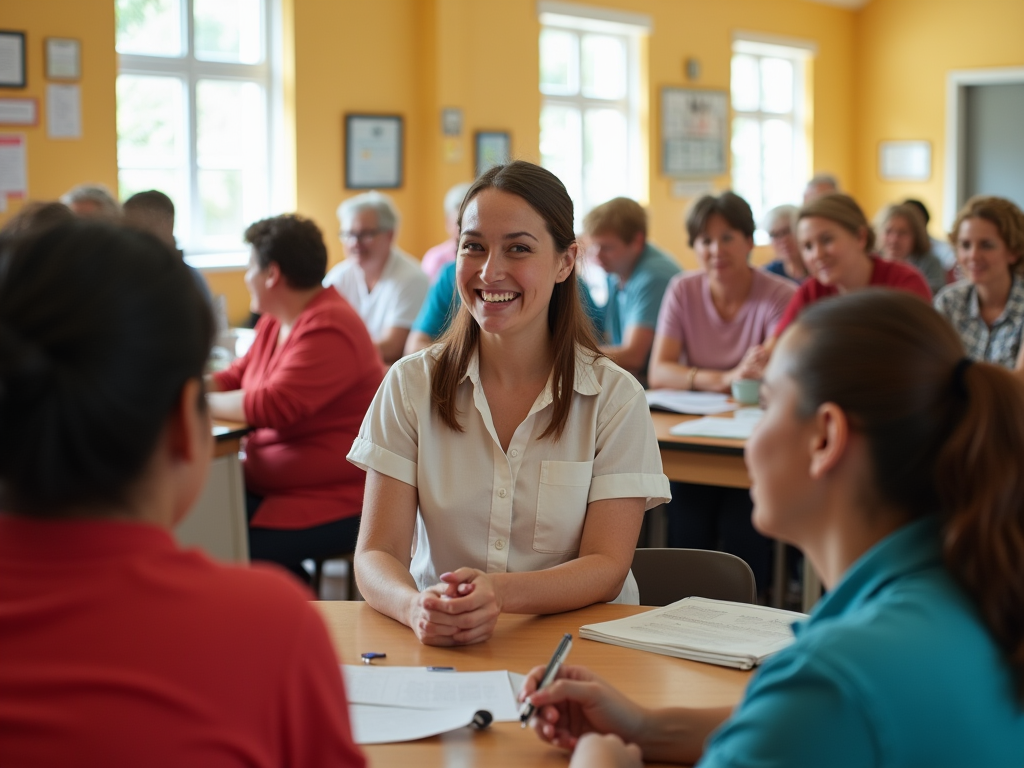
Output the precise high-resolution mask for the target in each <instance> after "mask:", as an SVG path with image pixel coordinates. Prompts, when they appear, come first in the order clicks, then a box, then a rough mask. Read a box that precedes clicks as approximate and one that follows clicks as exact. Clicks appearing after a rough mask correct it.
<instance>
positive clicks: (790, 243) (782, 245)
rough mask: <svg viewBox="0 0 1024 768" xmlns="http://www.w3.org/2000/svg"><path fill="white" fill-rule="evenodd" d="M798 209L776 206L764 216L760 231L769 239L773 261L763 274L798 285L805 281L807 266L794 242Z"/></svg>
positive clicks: (795, 241) (766, 265)
mask: <svg viewBox="0 0 1024 768" xmlns="http://www.w3.org/2000/svg"><path fill="white" fill-rule="evenodd" d="M799 213H800V209H799V208H797V207H796V206H795V205H778V206H776V207H775V208H772V209H771V210H770V211H768V213H766V214H765V215H764V218H763V219H762V220H761V229H763V230H764V231H765V232H767V233H768V237H769V238H771V242H772V250H773V251H775V259H774V260H773V261H770V262H768V263H767V264H765V266H764V271H765V272H771V273H772V274H773V275H778V276H779V277H784V278H786V279H787V280H792V281H793V282H794V283H797V284H800V283H802V282H803V281H804V280H806V279H807V266H806V265H805V264H804V259H803V257H802V256H801V255H800V244H799V243H798V242H797V240H796V221H797V215H798V214H799Z"/></svg>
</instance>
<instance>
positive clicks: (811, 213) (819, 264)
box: [751, 194, 932, 366]
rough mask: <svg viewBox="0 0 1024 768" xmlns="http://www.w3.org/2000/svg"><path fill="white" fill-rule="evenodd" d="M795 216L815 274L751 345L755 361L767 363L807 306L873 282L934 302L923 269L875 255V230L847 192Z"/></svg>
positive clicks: (819, 201) (820, 200)
mask: <svg viewBox="0 0 1024 768" xmlns="http://www.w3.org/2000/svg"><path fill="white" fill-rule="evenodd" d="M797 218H798V223H797V240H799V241H800V251H801V253H802V254H803V257H804V263H805V264H806V265H807V269H808V270H809V271H810V273H811V277H810V278H809V279H808V280H806V281H804V283H803V284H802V285H801V286H800V287H799V288H798V289H797V291H796V293H794V294H793V298H792V299H791V300H790V302H789V306H787V307H786V311H785V313H784V314H783V316H782V319H781V320H779V323H778V325H776V326H775V330H774V331H773V332H772V335H771V337H770V338H769V339H768V340H767V341H766V342H765V343H764V345H763V346H761V347H760V348H757V349H754V350H752V351H751V364H752V365H753V364H756V363H760V364H761V365H762V366H764V365H765V364H767V361H768V358H769V357H770V356H771V353H772V349H773V348H774V346H775V344H776V342H777V341H778V338H779V336H780V335H781V334H782V332H783V331H784V330H786V328H787V327H789V324H790V323H792V322H793V321H794V320H795V319H796V318H797V316H798V315H799V314H800V312H802V311H803V309H804V308H805V307H807V306H809V305H811V304H814V303H815V302H818V301H821V300H822V299H828V298H831V297H832V296H842V295H845V294H847V293H853V292H854V291H860V290H863V289H865V288H869V287H875V288H894V289H898V290H902V291H909V292H910V293H913V294H916V295H918V296H920V297H921V298H922V299H924V300H925V301H927V302H928V303H931V300H932V292H931V290H929V288H928V283H926V282H925V279H924V276H923V275H922V274H921V273H920V272H919V271H917V270H916V269H914V268H913V267H911V266H910V265H908V264H901V263H899V262H895V261H885V260H884V259H880V258H879V257H878V256H876V255H874V251H873V249H874V246H875V233H874V231H873V230H872V229H871V227H870V226H869V225H868V220H867V218H866V217H865V216H864V211H862V210H861V208H860V206H859V205H857V201H855V200H854V199H853V198H852V197H850V196H849V195H844V194H833V195H825V196H824V197H819V198H817V199H815V200H814V201H812V202H810V203H807V204H806V205H804V207H803V208H801V209H800V213H799V214H798V216H797Z"/></svg>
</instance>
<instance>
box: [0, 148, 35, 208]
mask: <svg viewBox="0 0 1024 768" xmlns="http://www.w3.org/2000/svg"><path fill="white" fill-rule="evenodd" d="M26 166H27V156H26V151H25V137H24V135H22V134H20V133H4V134H0V198H4V202H5V203H6V198H7V196H8V195H10V196H11V197H24V196H25V195H27V194H28V172H27V168H26Z"/></svg>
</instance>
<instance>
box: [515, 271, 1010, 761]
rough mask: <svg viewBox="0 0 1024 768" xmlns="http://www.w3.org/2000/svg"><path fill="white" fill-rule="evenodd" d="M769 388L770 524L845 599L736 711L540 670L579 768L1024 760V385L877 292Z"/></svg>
mask: <svg viewBox="0 0 1024 768" xmlns="http://www.w3.org/2000/svg"><path fill="white" fill-rule="evenodd" d="M764 391H765V399H766V401H767V406H766V414H765V417H764V420H763V421H762V422H761V423H760V425H759V426H758V427H757V430H756V431H755V433H754V435H753V437H751V439H750V440H749V441H748V443H747V449H746V461H747V466H748V469H749V471H750V476H751V479H752V481H753V485H752V491H751V492H752V495H753V498H754V524H755V525H756V526H757V527H758V529H759V530H761V531H762V532H763V533H764V534H766V535H768V536H773V537H775V538H778V539H781V540H783V541H787V542H790V543H792V544H794V545H796V546H798V547H800V548H801V549H802V550H803V551H804V553H805V555H806V556H807V558H808V560H809V561H810V562H811V563H812V564H813V565H814V568H815V569H816V570H817V571H818V573H819V574H820V575H821V577H822V581H823V582H824V583H825V585H826V586H827V587H828V589H829V591H828V593H827V594H826V595H825V597H824V598H823V599H822V601H821V602H820V603H819V604H818V605H817V606H816V607H815V609H814V611H813V613H812V614H811V616H810V618H808V619H807V620H806V621H803V622H800V623H798V624H797V625H796V626H795V632H796V641H795V642H794V643H793V644H792V645H791V646H790V647H789V648H787V649H785V650H783V651H781V652H779V653H778V654H776V655H775V656H774V657H772V658H770V659H769V660H768V661H766V662H765V663H764V665H763V666H762V667H761V669H760V670H759V671H758V672H757V674H756V675H755V676H754V677H753V679H752V680H751V682H750V684H749V686H748V687H747V690H746V694H745V696H744V699H743V701H742V702H740V704H739V706H738V707H736V708H735V710H733V709H732V708H729V707H721V708H704V709H682V708H680V709H666V710H660V711H650V710H644V709H641V708H640V707H639V706H637V705H636V704H634V703H632V702H630V701H629V700H627V699H625V697H623V696H622V695H621V694H619V693H617V692H616V691H614V690H613V689H612V688H610V687H609V686H608V685H607V684H606V683H604V682H603V681H602V680H600V679H599V678H597V677H595V676H594V675H593V674H592V673H590V672H588V671H587V670H586V669H584V668H582V667H562V670H561V673H560V675H561V678H562V679H561V680H559V681H557V682H556V683H554V684H553V685H551V686H549V687H546V688H545V689H544V690H542V691H539V692H538V691H536V685H537V681H538V679H539V678H540V676H541V674H542V672H543V671H542V669H540V668H538V669H535V670H533V671H532V672H531V674H530V677H529V678H528V679H527V683H526V685H525V687H524V691H523V696H524V698H525V697H529V698H530V699H531V701H532V702H533V704H534V705H535V706H536V707H538V712H537V715H536V716H535V718H534V721H533V725H534V728H535V729H536V730H537V731H538V733H539V734H540V736H541V737H542V738H543V739H545V740H547V741H550V742H552V743H553V744H556V745H558V746H562V747H565V748H569V749H574V748H576V747H577V744H578V745H579V748H580V752H579V754H578V755H574V760H573V763H572V764H573V765H577V764H578V765H581V766H582V765H596V764H599V763H598V761H597V759H596V757H595V753H597V754H598V755H600V756H602V757H605V758H608V759H607V761H606V762H601V763H600V764H601V765H623V766H625V765H639V758H640V755H641V753H642V756H643V758H644V759H646V760H652V761H659V762H660V761H672V762H685V763H688V764H689V763H691V762H693V761H696V760H698V759H699V760H700V763H699V765H700V766H725V765H758V766H789V767H793V766H822V765H828V766H861V767H862V766H883V765H950V766H952V765H984V766H1016V765H1020V763H1021V749H1022V745H1024V707H1022V702H1024V622H1022V620H1021V617H1022V616H1024V571H1022V570H1021V568H1020V563H1021V561H1022V560H1024V475H1022V474H1021V472H1020V456H1021V455H1022V454H1024V385H1022V384H1021V382H1020V381H1019V380H1018V379H1016V378H1015V377H1014V376H1012V375H1011V374H1009V373H1008V372H1007V371H1006V370H1005V369H1003V368H1000V367H999V366H994V365H988V364H984V363H978V364H975V363H972V361H971V360H970V359H969V358H966V357H964V350H963V346H962V345H961V343H960V340H959V339H958V338H957V335H956V333H955V332H954V331H953V329H952V328H951V327H950V326H949V324H948V323H946V322H945V321H944V320H943V319H942V318H941V317H939V315H938V314H936V313H935V312H933V311H932V309H931V308H930V307H929V306H928V305H926V304H925V303H923V302H921V301H919V300H917V299H915V298H913V297H910V296H908V295H906V294H905V293H901V292H895V291H879V290H868V291H862V292H858V293H857V294H855V295H850V296H844V297H841V298H839V299H836V300H834V301H828V302H822V303H820V304H817V305H815V306H813V307H810V308H809V309H808V310H807V311H806V312H804V313H803V314H802V315H801V316H800V318H799V319H798V320H797V321H796V323H794V324H793V326H792V327H791V328H790V329H789V330H787V331H786V332H785V333H784V334H783V336H782V338H781V340H780V342H779V345H778V348H777V349H776V351H775V354H774V356H773V357H772V360H771V362H770V363H769V365H768V369H767V372H766V376H765V381H764ZM590 734H595V735H590ZM596 734H613V735H614V736H615V737H616V738H611V737H608V736H604V737H598V736H596ZM709 737H710V738H709ZM624 742H626V743H632V744H633V745H635V746H631V747H627V746H625V744H624Z"/></svg>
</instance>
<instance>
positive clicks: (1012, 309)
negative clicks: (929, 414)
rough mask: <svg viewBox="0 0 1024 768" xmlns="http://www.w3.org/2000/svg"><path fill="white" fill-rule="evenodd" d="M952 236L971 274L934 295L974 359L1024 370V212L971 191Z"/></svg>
mask: <svg viewBox="0 0 1024 768" xmlns="http://www.w3.org/2000/svg"><path fill="white" fill-rule="evenodd" d="M949 240H950V242H951V243H953V246H954V248H955V249H956V255H957V260H958V261H959V263H960V268H961V269H962V270H963V272H964V274H965V275H966V276H967V279H966V280H963V281H961V282H959V283H956V284H955V285H951V286H949V287H947V288H946V289H945V290H943V291H942V292H941V293H940V294H939V295H938V296H936V297H935V309H937V310H938V311H939V313H940V314H942V315H943V316H944V317H945V318H946V319H947V320H949V322H950V323H952V324H953V327H954V328H955V329H956V331H957V333H959V334H960V340H961V341H962V342H963V343H964V347H966V348H967V354H968V356H969V357H970V358H971V359H972V360H979V361H984V362H988V363H996V364H997V365H1001V366H1003V367H1004V368H1010V369H1013V370H1015V371H1016V372H1017V373H1018V374H1020V375H1024V347H1022V345H1021V333H1022V332H1024V277H1022V275H1021V269H1022V264H1024V213H1022V212H1021V210H1020V208H1018V207H1017V206H1016V205H1014V204H1013V203H1012V202H1010V201H1009V200H1006V199H1004V198H1002V197H972V198H971V199H970V200H968V201H967V204H966V205H965V206H964V207H963V209H961V211H960V213H959V214H958V215H957V217H956V223H955V224H954V225H953V229H952V231H951V232H950V235H949Z"/></svg>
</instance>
